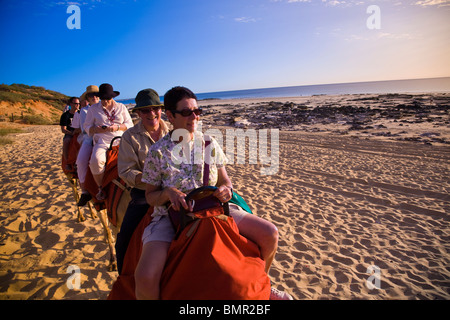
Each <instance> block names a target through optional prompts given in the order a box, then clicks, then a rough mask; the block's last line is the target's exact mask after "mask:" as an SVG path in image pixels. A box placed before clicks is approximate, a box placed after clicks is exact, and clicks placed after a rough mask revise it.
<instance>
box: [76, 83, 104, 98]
mask: <svg viewBox="0 0 450 320" xmlns="http://www.w3.org/2000/svg"><path fill="white" fill-rule="evenodd" d="M99 91H100V90H99V89H98V87H97V86H95V85H90V86H87V87H86V91H85V92H84V93H83V94H82V95H81V97H80V98H81V100H86V96H87V95H88V94H89V93H97V92H99Z"/></svg>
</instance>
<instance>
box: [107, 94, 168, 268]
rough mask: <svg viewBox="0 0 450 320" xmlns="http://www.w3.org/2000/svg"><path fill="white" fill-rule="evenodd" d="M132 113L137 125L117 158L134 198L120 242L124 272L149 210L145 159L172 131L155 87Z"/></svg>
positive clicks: (118, 251)
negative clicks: (133, 239) (131, 244)
mask: <svg viewBox="0 0 450 320" xmlns="http://www.w3.org/2000/svg"><path fill="white" fill-rule="evenodd" d="M135 102H136V106H135V107H134V108H133V109H132V112H134V113H136V114H137V115H138V117H139V120H138V122H137V123H136V124H135V126H134V127H132V128H130V129H128V130H127V131H125V132H124V134H123V135H122V139H121V142H120V147H119V155H118V159H117V170H118V172H119V176H120V177H121V178H122V179H123V180H124V181H125V182H126V184H127V185H128V186H129V187H131V188H132V189H131V201H130V203H129V204H128V208H127V211H126V213H125V216H124V219H123V221H122V226H121V228H120V232H119V234H118V235H117V241H116V257H117V268H118V271H119V274H121V271H122V265H123V259H124V258H125V253H126V250H127V248H128V243H129V242H130V239H131V236H132V235H133V232H134V230H135V229H136V227H137V225H138V224H139V222H140V221H141V219H142V217H144V215H145V214H146V213H147V210H148V208H149V205H148V203H147V201H146V200H145V188H146V183H144V182H142V181H141V178H142V170H143V168H144V161H145V158H146V156H147V154H148V150H149V149H150V146H151V145H152V144H154V143H155V142H156V141H158V140H159V139H161V138H162V137H164V136H165V135H166V134H167V133H168V132H169V127H168V126H167V124H166V123H165V122H164V121H163V120H162V119H161V109H162V107H163V104H162V103H161V102H160V100H159V95H158V93H157V92H156V91H155V90H153V89H144V90H141V91H139V93H138V94H137V95H136V98H135Z"/></svg>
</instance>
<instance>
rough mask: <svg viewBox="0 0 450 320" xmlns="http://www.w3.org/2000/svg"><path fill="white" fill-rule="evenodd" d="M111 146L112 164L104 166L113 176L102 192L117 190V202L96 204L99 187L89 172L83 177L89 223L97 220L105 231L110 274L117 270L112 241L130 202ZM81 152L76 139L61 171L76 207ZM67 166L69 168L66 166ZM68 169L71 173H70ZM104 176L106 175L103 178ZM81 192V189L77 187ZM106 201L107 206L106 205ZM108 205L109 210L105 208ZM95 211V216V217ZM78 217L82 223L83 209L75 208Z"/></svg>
mask: <svg viewBox="0 0 450 320" xmlns="http://www.w3.org/2000/svg"><path fill="white" fill-rule="evenodd" d="M112 145H113V143H112V142H111V146H110V149H109V150H108V156H109V158H111V156H112V157H115V159H113V160H112V161H109V166H108V164H107V170H109V171H110V172H112V174H111V175H109V178H110V181H109V183H105V184H104V185H105V189H106V190H111V194H113V189H120V191H119V192H114V193H115V194H119V193H120V194H123V196H120V197H118V201H112V199H111V198H109V199H107V200H106V201H98V200H97V199H96V198H95V194H96V191H97V190H98V187H97V185H96V183H95V181H94V179H93V177H92V174H91V172H90V171H89V170H88V174H87V176H86V181H85V185H86V186H87V188H88V191H89V192H90V193H91V195H92V196H93V198H92V200H91V201H89V202H88V208H89V211H90V213H91V217H92V219H96V218H97V217H98V218H99V220H100V223H101V224H102V228H103V231H104V237H105V241H106V243H107V244H108V247H109V251H110V258H109V264H108V270H109V271H116V270H117V262H116V255H115V248H114V243H115V240H114V239H115V238H116V236H117V233H118V232H119V230H120V225H121V223H122V220H123V217H124V215H125V212H126V209H127V206H128V203H129V201H130V200H131V197H130V196H129V190H128V188H127V187H126V185H125V183H124V182H123V181H122V180H121V179H119V178H118V174H117V153H118V146H115V147H113V146H112ZM79 148H80V145H79V144H78V142H77V139H76V136H74V137H73V138H72V142H71V144H70V147H69V156H68V158H67V161H65V159H62V168H63V171H64V174H65V175H66V177H67V179H68V181H69V183H70V185H71V187H72V192H73V196H74V199H75V203H78V201H79V199H80V195H79V191H78V187H77V186H78V185H79V180H78V176H77V172H76V165H75V161H76V155H77V154H78V150H79ZM67 165H68V166H67ZM69 167H70V169H69ZM105 176H106V175H105ZM80 190H81V186H80ZM108 200H109V202H110V203H108ZM108 205H109V206H108ZM95 211H97V213H98V215H97V214H96V213H95ZM110 211H114V216H113V215H112V214H109V213H110ZM77 213H78V218H77V219H78V222H83V221H85V220H86V218H85V216H84V215H83V212H82V208H80V207H79V206H77Z"/></svg>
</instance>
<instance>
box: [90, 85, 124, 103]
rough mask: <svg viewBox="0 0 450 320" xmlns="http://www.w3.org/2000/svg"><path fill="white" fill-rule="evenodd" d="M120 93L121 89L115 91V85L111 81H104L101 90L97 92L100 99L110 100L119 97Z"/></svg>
mask: <svg viewBox="0 0 450 320" xmlns="http://www.w3.org/2000/svg"><path fill="white" fill-rule="evenodd" d="M119 94H120V92H119V91H114V89H113V86H112V85H110V84H109V83H103V84H101V85H100V88H99V92H97V93H95V95H96V96H97V97H99V98H100V100H109V99H112V98H115V97H117V96H118V95H119Z"/></svg>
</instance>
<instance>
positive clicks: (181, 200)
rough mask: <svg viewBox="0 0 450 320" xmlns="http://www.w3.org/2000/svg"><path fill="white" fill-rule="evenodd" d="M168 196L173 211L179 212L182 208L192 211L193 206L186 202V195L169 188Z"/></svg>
mask: <svg viewBox="0 0 450 320" xmlns="http://www.w3.org/2000/svg"><path fill="white" fill-rule="evenodd" d="M166 192H167V195H168V197H169V201H170V204H171V205H172V207H173V209H174V210H176V211H179V210H180V209H181V207H183V208H184V209H185V210H188V211H189V212H190V211H192V204H191V203H189V204H188V203H187V202H186V199H185V198H186V194H185V193H183V192H181V191H180V190H178V189H176V188H167V190H166Z"/></svg>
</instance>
